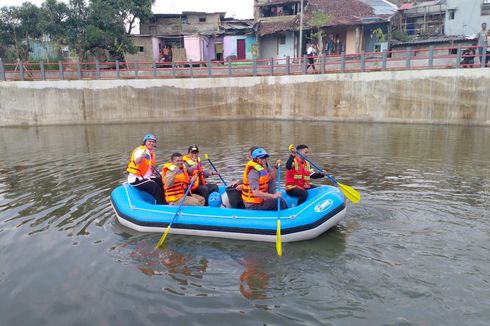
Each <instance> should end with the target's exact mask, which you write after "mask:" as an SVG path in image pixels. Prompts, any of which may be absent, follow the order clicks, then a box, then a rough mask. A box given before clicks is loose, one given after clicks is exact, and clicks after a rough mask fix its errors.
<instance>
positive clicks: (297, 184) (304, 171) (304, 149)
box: [286, 144, 327, 205]
mask: <svg viewBox="0 0 490 326" xmlns="http://www.w3.org/2000/svg"><path fill="white" fill-rule="evenodd" d="M289 151H290V152H291V155H290V156H289V158H288V161H287V162H286V193H287V194H288V195H289V196H291V197H297V198H298V204H297V205H301V204H302V203H304V202H305V201H306V198H308V192H307V190H308V189H311V188H314V187H315V186H314V185H312V184H310V179H320V178H323V177H324V176H325V175H326V174H327V172H326V171H322V172H315V171H314V170H313V169H312V168H311V167H310V163H308V162H306V161H305V160H304V159H303V158H302V157H300V156H299V155H296V153H301V155H303V156H305V157H306V156H307V155H308V154H309V148H308V146H306V145H304V144H301V145H298V146H296V149H295V148H294V145H289Z"/></svg>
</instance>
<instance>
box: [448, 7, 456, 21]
mask: <svg viewBox="0 0 490 326" xmlns="http://www.w3.org/2000/svg"><path fill="white" fill-rule="evenodd" d="M455 13H456V9H448V11H447V19H448V20H454V14H455Z"/></svg>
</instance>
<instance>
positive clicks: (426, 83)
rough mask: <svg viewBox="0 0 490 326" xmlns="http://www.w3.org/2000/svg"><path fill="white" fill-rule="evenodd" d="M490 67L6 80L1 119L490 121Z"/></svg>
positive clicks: (0, 87)
mask: <svg viewBox="0 0 490 326" xmlns="http://www.w3.org/2000/svg"><path fill="white" fill-rule="evenodd" d="M489 94H490V68H487V69H484V68H483V69H482V68H479V69H451V70H422V71H394V72H369V73H349V74H327V75H301V76H276V77H236V78H210V79H208V78H196V79H151V80H147V79H146V80H96V81H26V82H0V126H20V125H29V126H37V125H57V124H96V123H125V122H133V121H139V122H144V121H153V122H155V121H183V120H216V119H240V118H259V119H260V118H266V119H305V120H324V121H364V122H403V123H434V124H469V125H482V126H489V125H490V100H489V99H490V95H489Z"/></svg>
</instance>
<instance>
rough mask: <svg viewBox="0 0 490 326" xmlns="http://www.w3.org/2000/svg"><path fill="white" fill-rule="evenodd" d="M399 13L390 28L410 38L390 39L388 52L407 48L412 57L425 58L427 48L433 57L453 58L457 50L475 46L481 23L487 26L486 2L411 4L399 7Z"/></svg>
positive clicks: (441, 0) (488, 4) (488, 3)
mask: <svg viewBox="0 0 490 326" xmlns="http://www.w3.org/2000/svg"><path fill="white" fill-rule="evenodd" d="M400 13H401V15H400V16H399V20H398V21H397V23H396V24H394V25H395V26H396V28H398V29H400V30H402V31H404V32H405V33H406V34H407V35H408V36H410V39H408V40H405V41H403V42H400V41H396V40H394V42H393V44H392V49H394V50H400V49H404V48H408V47H410V48H411V49H413V50H415V51H414V56H417V53H419V54H420V55H421V56H424V55H425V56H426V55H427V53H424V52H426V51H427V50H426V49H427V48H429V47H430V46H432V47H433V48H434V51H433V54H434V55H435V56H441V55H442V56H444V55H448V54H453V55H454V54H456V53H457V49H458V48H463V49H464V48H468V47H471V46H474V45H476V39H475V37H476V34H477V33H478V32H479V31H480V29H481V23H482V22H486V23H487V25H488V26H490V0H437V1H424V2H418V1H412V2H408V3H404V4H403V5H402V6H400ZM419 49H420V52H419V51H418V50H419Z"/></svg>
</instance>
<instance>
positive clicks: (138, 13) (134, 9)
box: [113, 0, 155, 35]
mask: <svg viewBox="0 0 490 326" xmlns="http://www.w3.org/2000/svg"><path fill="white" fill-rule="evenodd" d="M113 1H114V7H115V8H116V10H117V15H118V16H119V18H120V19H121V20H122V21H123V22H124V23H125V25H126V29H125V30H126V35H130V34H131V32H132V31H133V29H134V28H135V27H136V20H137V19H139V20H140V22H143V23H145V22H148V21H149V20H150V18H151V17H153V13H152V11H151V6H152V5H153V4H154V3H155V0H113Z"/></svg>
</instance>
